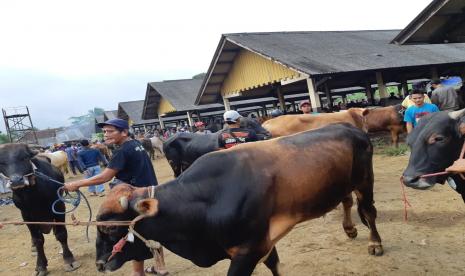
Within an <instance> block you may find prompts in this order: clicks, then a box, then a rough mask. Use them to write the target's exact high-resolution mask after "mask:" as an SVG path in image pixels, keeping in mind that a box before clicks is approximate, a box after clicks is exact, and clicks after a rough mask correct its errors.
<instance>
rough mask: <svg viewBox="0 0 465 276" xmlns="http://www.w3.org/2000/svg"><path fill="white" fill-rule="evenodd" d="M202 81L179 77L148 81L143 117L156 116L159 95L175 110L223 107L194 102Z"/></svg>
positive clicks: (221, 106)
mask: <svg viewBox="0 0 465 276" xmlns="http://www.w3.org/2000/svg"><path fill="white" fill-rule="evenodd" d="M202 81H203V80H202V79H181V80H167V81H162V82H150V83H148V85H147V92H146V95H145V103H144V110H143V118H144V119H151V118H156V117H158V114H157V111H158V107H159V104H160V100H161V97H163V99H165V100H166V101H168V102H169V103H170V104H171V105H172V106H173V107H174V108H175V109H176V111H177V112H181V111H189V110H205V109H212V108H213V109H215V108H223V105H221V104H208V105H195V104H194V102H195V97H196V96H197V94H198V92H199V89H200V85H201V84H202Z"/></svg>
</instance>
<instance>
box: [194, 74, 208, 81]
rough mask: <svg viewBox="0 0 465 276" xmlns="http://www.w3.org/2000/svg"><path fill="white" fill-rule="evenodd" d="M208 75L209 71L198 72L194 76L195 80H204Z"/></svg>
mask: <svg viewBox="0 0 465 276" xmlns="http://www.w3.org/2000/svg"><path fill="white" fill-rule="evenodd" d="M206 75H207V73H200V74H197V75H195V76H193V77H192V78H193V79H194V80H203V79H204V78H205V76H206Z"/></svg>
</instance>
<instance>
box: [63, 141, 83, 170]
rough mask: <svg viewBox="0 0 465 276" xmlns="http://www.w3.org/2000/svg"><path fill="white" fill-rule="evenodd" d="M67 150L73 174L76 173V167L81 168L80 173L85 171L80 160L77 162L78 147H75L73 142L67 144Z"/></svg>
mask: <svg viewBox="0 0 465 276" xmlns="http://www.w3.org/2000/svg"><path fill="white" fill-rule="evenodd" d="M65 152H66V155H67V157H68V163H69V167H70V168H71V171H72V172H73V174H74V175H76V168H77V169H78V170H79V172H80V173H83V171H82V169H81V168H80V167H79V165H78V162H77V158H76V152H77V149H76V148H75V146H74V145H71V144H67V145H66V148H65Z"/></svg>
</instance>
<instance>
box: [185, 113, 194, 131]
mask: <svg viewBox="0 0 465 276" xmlns="http://www.w3.org/2000/svg"><path fill="white" fill-rule="evenodd" d="M186 114H187V124H188V125H189V128H191V130H192V126H194V123H193V121H192V115H191V112H190V111H187V112H186Z"/></svg>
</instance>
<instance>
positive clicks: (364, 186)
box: [96, 124, 383, 276]
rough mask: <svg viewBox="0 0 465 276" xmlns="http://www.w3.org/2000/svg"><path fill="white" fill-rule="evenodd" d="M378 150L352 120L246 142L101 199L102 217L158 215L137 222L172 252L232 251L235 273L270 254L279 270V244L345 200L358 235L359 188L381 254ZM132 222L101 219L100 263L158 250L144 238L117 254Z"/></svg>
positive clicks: (208, 262) (373, 250)
mask: <svg viewBox="0 0 465 276" xmlns="http://www.w3.org/2000/svg"><path fill="white" fill-rule="evenodd" d="M372 155H373V148H372V145H371V143H370V140H369V138H368V136H367V135H366V134H365V133H363V132H362V131H361V130H359V129H357V128H355V127H353V126H351V125H349V124H335V125H331V126H327V127H325V128H321V129H318V130H314V131H306V132H303V133H299V134H296V135H292V136H288V137H282V138H278V139H271V140H268V141H260V142H255V143H247V144H241V145H238V146H236V147H233V148H231V149H227V150H221V151H216V152H211V153H208V154H206V155H203V156H202V157H200V158H199V159H197V160H196V161H195V162H194V163H193V164H192V166H191V167H189V169H187V170H186V171H184V172H183V173H182V174H181V175H180V176H179V177H178V178H176V179H174V180H172V181H170V182H168V183H166V184H165V185H160V186H157V187H154V189H153V193H152V192H150V191H151V190H152V189H151V188H150V187H148V188H136V187H132V186H130V185H125V184H121V185H118V186H116V187H115V188H113V189H112V190H111V191H110V193H109V195H108V197H107V198H106V199H105V201H104V202H103V203H102V205H101V206H100V211H99V214H98V216H97V220H100V221H107V220H127V219H134V218H135V217H136V216H137V215H138V214H144V215H148V217H146V218H145V219H143V220H141V221H139V222H138V223H137V224H136V226H135V229H136V231H137V232H138V233H140V234H141V235H142V236H143V237H145V238H146V239H150V240H155V241H159V242H160V243H161V244H162V245H163V246H165V247H166V248H168V249H169V250H170V251H172V252H174V253H175V254H178V255H179V256H181V257H184V258H186V259H189V260H191V261H192V262H193V263H195V264H196V265H198V266H201V267H208V266H212V265H213V264H215V263H216V262H218V261H220V260H222V259H231V264H230V267H229V271H228V275H230V276H246V275H250V274H251V273H252V272H253V270H254V268H255V266H256V265H257V263H258V262H260V261H264V263H265V265H266V266H267V267H268V268H269V269H270V270H271V271H272V273H273V275H275V276H276V275H280V273H279V257H278V253H277V251H276V248H275V245H276V243H277V242H278V241H279V240H280V239H281V238H283V237H284V236H285V235H286V234H287V233H289V232H290V231H291V230H292V228H293V227H294V226H295V225H296V224H298V223H300V222H303V221H306V220H310V219H313V218H317V217H321V216H323V215H324V214H325V213H327V212H329V211H331V210H332V209H333V208H335V207H336V206H337V205H338V204H339V203H340V202H342V204H343V207H344V208H343V210H344V220H343V222H342V226H343V228H344V231H345V232H346V234H347V235H348V237H350V238H355V237H356V236H357V230H356V228H355V227H354V224H353V222H352V219H351V207H352V205H353V200H352V195H351V192H352V191H355V194H356V195H357V202H358V213H359V215H360V217H361V220H362V222H363V223H364V224H365V225H367V226H368V229H369V231H370V234H369V239H370V242H369V244H368V253H369V254H372V255H381V254H382V253H383V247H382V245H381V238H380V236H379V234H378V232H377V230H376V224H375V219H376V209H375V207H374V205H373V202H374V201H373V167H372ZM126 234H127V228H125V227H99V228H98V234H97V243H96V249H97V268H98V269H99V270H100V271H105V270H110V271H113V270H116V269H118V268H120V267H121V266H122V265H123V264H124V262H126V261H129V260H134V259H135V260H144V259H148V258H150V257H151V255H150V252H149V250H147V249H146V248H145V246H144V245H143V243H141V242H140V240H138V239H136V242H135V243H127V244H126V245H125V246H124V247H123V248H122V252H119V253H117V254H116V255H115V256H114V257H113V258H112V259H110V260H108V258H109V256H110V254H111V252H112V247H113V245H114V244H115V243H116V242H118V240H119V239H120V238H122V237H124V236H125V235H126Z"/></svg>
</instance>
